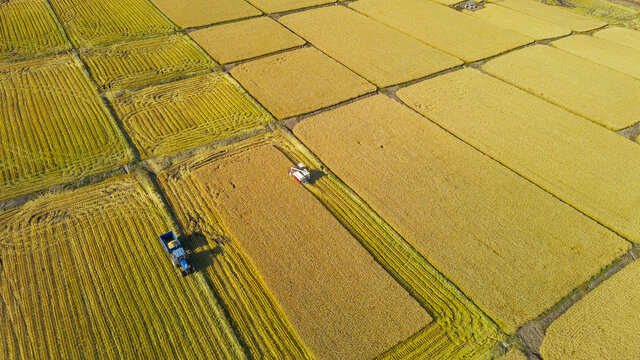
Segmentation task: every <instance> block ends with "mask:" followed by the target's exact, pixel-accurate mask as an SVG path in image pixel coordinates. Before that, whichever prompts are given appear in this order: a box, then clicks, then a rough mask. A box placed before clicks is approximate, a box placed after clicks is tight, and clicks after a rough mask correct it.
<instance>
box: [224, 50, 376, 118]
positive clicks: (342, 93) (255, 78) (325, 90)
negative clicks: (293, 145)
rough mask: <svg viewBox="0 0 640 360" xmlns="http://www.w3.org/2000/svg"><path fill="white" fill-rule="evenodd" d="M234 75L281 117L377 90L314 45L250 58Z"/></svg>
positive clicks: (265, 105) (235, 70)
mask: <svg viewBox="0 0 640 360" xmlns="http://www.w3.org/2000/svg"><path fill="white" fill-rule="evenodd" d="M231 75H232V76H233V77H234V78H235V79H236V80H238V82H239V83H240V84H241V85H242V86H244V88H245V89H247V91H248V92H249V93H250V94H251V95H253V96H254V97H255V98H256V100H258V101H259V102H260V103H261V104H262V105H264V107H266V108H267V109H268V110H269V111H270V112H271V113H272V114H273V115H274V116H275V117H276V118H278V119H285V118H288V117H291V116H295V115H301V114H305V113H308V112H312V111H314V110H318V109H321V108H324V107H327V106H331V105H335V104H337V103H340V102H343V101H346V100H349V99H353V98H355V97H358V96H360V95H364V94H366V93H369V92H373V91H375V90H376V87H375V86H374V85H372V84H371V83H369V82H368V81H366V80H365V79H363V78H361V77H360V76H358V75H357V74H355V73H354V72H352V71H351V70H349V69H347V68H346V67H344V66H343V65H341V64H340V63H338V62H337V61H335V60H333V59H331V58H330V57H328V56H327V55H325V54H323V53H322V52H320V51H318V50H316V49H314V48H304V49H298V50H292V51H287V52H285V53H282V54H276V55H271V56H268V57H265V58H261V59H258V60H254V61H250V62H248V63H244V64H241V65H238V66H236V67H234V68H233V69H231Z"/></svg>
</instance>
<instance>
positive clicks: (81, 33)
mask: <svg viewBox="0 0 640 360" xmlns="http://www.w3.org/2000/svg"><path fill="white" fill-rule="evenodd" d="M50 3H51V6H52V7H53V10H54V11H55V12H56V14H57V15H58V19H59V20H60V22H61V23H62V25H63V26H64V28H65V29H66V30H67V34H68V35H69V37H70V39H71V41H72V42H73V43H74V44H75V45H76V46H77V47H79V48H85V47H91V46H95V45H102V44H110V43H114V42H118V41H125V40H134V39H139V38H143V37H146V36H150V35H160V34H168V33H171V32H174V31H175V30H176V27H175V26H174V25H173V24H171V22H169V20H167V18H166V17H165V16H164V15H163V14H162V13H161V12H160V11H158V9H156V8H155V7H154V6H153V5H152V4H151V3H150V2H149V1H147V0H50Z"/></svg>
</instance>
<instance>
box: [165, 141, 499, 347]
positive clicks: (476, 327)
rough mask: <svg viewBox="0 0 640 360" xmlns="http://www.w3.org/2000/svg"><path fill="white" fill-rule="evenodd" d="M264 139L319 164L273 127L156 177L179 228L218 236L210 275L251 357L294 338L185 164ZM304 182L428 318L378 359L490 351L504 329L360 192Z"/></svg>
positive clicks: (327, 179) (333, 182)
mask: <svg viewBox="0 0 640 360" xmlns="http://www.w3.org/2000/svg"><path fill="white" fill-rule="evenodd" d="M264 144H271V145H273V146H275V147H276V148H278V149H280V151H282V152H283V153H284V154H285V156H287V157H288V158H289V159H290V160H291V161H292V163H298V162H302V163H304V164H306V165H309V166H310V168H311V169H320V168H321V166H322V164H321V163H320V162H319V160H318V159H317V158H315V157H314V156H313V154H311V153H310V152H309V151H308V150H306V148H305V147H304V146H303V145H302V144H300V143H299V142H298V141H297V140H296V139H295V138H294V137H292V136H290V135H288V133H286V131H285V130H281V131H276V132H271V133H267V134H265V135H263V136H259V137H254V138H251V139H249V140H246V141H243V142H240V143H236V144H234V145H232V146H229V147H227V148H225V149H223V150H219V151H217V152H214V153H210V154H209V155H203V156H201V157H200V158H193V159H191V160H188V161H186V162H184V163H182V164H179V165H177V166H176V167H174V168H172V169H169V170H167V171H166V172H164V173H161V174H160V176H159V177H160V181H161V185H162V186H163V188H164V189H165V190H166V192H167V194H168V198H169V201H170V202H171V203H172V204H173V205H174V206H175V208H176V211H177V215H178V218H179V221H180V222H181V223H182V224H183V226H184V228H185V230H186V231H187V232H188V233H202V234H204V235H205V236H206V238H207V239H220V240H221V241H224V242H225V245H224V255H223V256H218V257H216V258H215V259H212V262H213V263H214V265H213V266H212V267H211V268H212V274H211V278H212V279H213V280H214V287H216V289H220V292H221V294H222V295H221V296H222V298H223V301H224V303H225V305H226V306H227V307H228V308H229V309H230V313H231V316H232V318H233V320H234V322H236V323H238V324H239V329H240V331H239V332H240V334H241V336H242V337H243V338H244V339H245V342H246V343H247V344H248V345H249V347H250V350H251V352H252V355H254V356H256V357H258V358H260V357H263V356H267V357H269V356H273V355H274V354H290V352H291V351H292V349H293V350H295V351H300V350H301V349H300V346H301V344H300V343H299V342H298V339H297V338H296V337H295V334H293V333H292V331H291V330H290V328H289V327H288V326H285V325H287V324H283V325H279V326H275V325H274V324H275V323H277V322H279V321H280V319H281V314H280V312H279V310H278V308H277V306H276V304H275V303H274V302H273V300H271V297H270V296H269V295H268V293H267V289H266V288H265V286H264V285H263V284H262V283H261V282H260V280H259V278H258V275H257V274H256V273H255V269H254V267H253V266H252V265H251V264H250V263H249V262H248V259H247V258H246V257H245V256H244V255H243V254H242V252H241V250H240V249H239V248H238V247H237V245H236V244H235V241H233V240H232V239H231V238H230V235H229V233H228V231H227V230H226V229H225V226H224V224H222V222H221V221H220V218H219V215H217V210H216V209H214V208H212V206H211V204H210V202H209V201H207V200H206V198H204V197H203V196H202V194H203V193H205V192H206V190H205V189H203V188H202V185H201V184H200V183H199V182H198V180H197V179H196V178H195V177H194V175H193V170H195V169H198V168H199V167H202V166H204V165H206V164H209V163H211V162H213V161H216V160H218V159H220V158H223V157H225V156H231V155H233V154H237V153H241V152H243V151H246V150H247V149H252V148H255V147H257V146H262V145H264ZM292 181H293V180H292ZM307 189H309V190H310V191H311V192H312V193H313V194H314V195H315V196H316V198H318V199H319V200H320V201H321V202H322V203H323V204H324V205H325V206H326V207H327V209H329V210H330V211H331V212H332V213H333V214H334V216H336V218H337V219H338V220H339V221H340V222H341V223H342V225H343V226H345V227H346V228H347V229H348V230H349V231H350V232H351V233H352V234H353V235H354V236H355V237H356V238H357V239H358V240H359V241H360V243H361V244H362V245H363V246H364V247H365V248H366V249H367V250H368V251H369V252H370V253H371V255H372V256H373V257H374V258H375V259H376V260H377V261H378V262H379V263H380V264H381V265H382V266H383V267H384V268H385V269H386V270H387V271H388V272H389V273H390V274H391V275H392V276H393V277H394V278H395V280H396V281H398V282H399V283H400V284H401V285H402V286H403V287H404V288H405V289H406V290H407V291H408V292H409V293H410V294H411V295H412V296H413V297H414V298H415V299H416V300H417V301H418V302H419V303H420V305H422V307H424V308H425V309H426V310H427V311H428V312H429V314H430V315H431V316H432V317H433V319H434V320H433V321H432V322H431V323H430V324H429V325H428V326H427V327H426V328H424V329H423V330H421V331H419V332H418V333H416V334H415V335H413V336H412V337H410V338H409V339H408V340H406V341H403V342H401V343H399V344H398V345H396V346H394V347H392V348H391V349H389V350H388V351H386V352H385V353H383V354H382V355H381V356H380V358H381V359H397V358H416V359H420V358H429V359H459V358H470V357H475V358H483V357H489V356H491V354H492V353H493V352H494V351H495V349H496V341H498V340H501V339H503V336H504V335H502V333H501V332H500V331H499V330H498V328H497V326H496V325H495V324H494V323H492V322H491V321H490V320H489V319H488V318H487V317H486V316H485V315H484V314H483V313H482V312H481V311H480V310H479V309H478V308H477V307H476V306H475V305H474V304H473V303H472V302H471V301H469V300H468V299H467V298H466V297H465V296H464V295H463V294H462V293H461V292H460V291H459V290H458V289H457V288H456V287H455V286H454V285H453V284H451V283H450V282H449V281H448V280H447V279H446V278H444V276H442V275H441V274H440V273H439V272H438V271H437V270H435V269H434V268H433V267H432V266H431V265H430V264H429V263H428V262H427V261H426V260H425V259H424V258H423V257H422V256H421V255H420V254H419V253H418V252H417V251H416V250H415V249H414V248H413V247H411V245H409V244H408V243H407V242H406V241H405V240H404V239H402V237H401V236H400V235H399V234H397V233H396V232H395V231H394V230H393V229H392V228H391V227H390V226H389V225H387V224H386V223H385V222H384V220H382V219H381V218H380V217H379V216H377V214H375V213H374V212H373V210H371V209H370V208H369V206H368V205H367V204H366V203H365V202H364V201H363V200H362V199H360V198H359V197H358V196H357V195H356V194H355V193H353V192H352V191H351V190H350V189H349V188H348V187H347V186H346V185H345V184H343V183H342V182H341V181H340V180H339V179H338V178H336V177H335V176H334V175H333V174H332V173H327V174H326V176H322V177H320V178H319V179H317V180H316V181H315V182H314V183H313V184H312V185H308V186H307ZM222 290H224V291H222ZM258 299H260V300H259V301H258ZM258 305H260V306H258ZM265 319H269V320H268V321H264V320H265ZM285 330H286V331H285ZM292 346H293V348H292Z"/></svg>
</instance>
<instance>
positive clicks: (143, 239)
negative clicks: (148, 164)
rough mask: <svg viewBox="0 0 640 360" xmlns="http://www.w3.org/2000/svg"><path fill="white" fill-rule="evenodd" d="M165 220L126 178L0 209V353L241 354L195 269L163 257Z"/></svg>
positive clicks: (151, 197)
mask: <svg viewBox="0 0 640 360" xmlns="http://www.w3.org/2000/svg"><path fill="white" fill-rule="evenodd" d="M170 228H173V224H171V221H170V220H169V218H168V216H167V214H166V212H165V210H164V209H163V208H162V205H161V202H160V200H159V199H158V198H157V195H156V194H155V193H153V192H152V190H151V188H150V185H149V184H148V183H147V180H145V179H144V178H142V177H134V176H123V177H118V178H114V179H111V180H108V181H106V182H103V183H100V184H98V185H95V186H91V187H87V188H83V189H81V190H77V191H73V192H66V193H61V194H53V195H51V194H49V195H46V196H44V197H42V198H39V199H37V200H34V201H31V202H29V203H27V204H25V205H24V206H23V207H21V208H18V209H16V210H12V211H8V212H4V213H1V214H0V236H1V237H0V238H1V240H0V256H1V257H2V272H0V277H1V278H2V280H1V281H0V303H1V306H0V309H2V310H0V318H2V320H3V324H4V326H5V329H7V328H8V329H9V331H10V333H11V334H12V336H9V337H3V340H2V341H0V357H2V358H4V359H51V358H76V359H83V358H100V359H122V358H175V357H183V356H185V357H192V358H198V357H206V358H216V359H242V358H244V354H243V352H242V349H241V348H240V346H239V344H238V342H237V340H236V338H235V337H234V335H233V332H232V331H231V328H230V325H229V323H228V322H227V320H226V319H225V317H224V316H223V314H222V312H221V310H220V309H219V308H218V304H217V303H216V300H215V298H214V297H213V295H212V293H211V289H210V288H207V287H206V286H205V287H203V286H202V275H201V274H198V273H196V274H194V275H193V276H189V277H187V278H182V277H181V276H180V275H179V274H178V273H177V271H176V270H175V269H174V267H173V266H172V264H171V262H170V261H169V259H168V257H167V254H166V253H165V252H164V249H163V248H162V246H161V245H160V243H159V241H158V239H157V236H158V232H159V231H165V230H167V229H170ZM10 274H11V276H9V275H10ZM177 334H180V336H178V335H177Z"/></svg>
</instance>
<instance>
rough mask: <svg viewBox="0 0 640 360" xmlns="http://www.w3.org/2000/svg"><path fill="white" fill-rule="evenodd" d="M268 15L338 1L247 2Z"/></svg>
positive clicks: (255, 0)
mask: <svg viewBox="0 0 640 360" xmlns="http://www.w3.org/2000/svg"><path fill="white" fill-rule="evenodd" d="M247 1H249V2H250V3H252V4H253V6H255V7H257V8H258V9H260V10H262V11H264V12H265V13H267V14H271V13H276V12H282V11H289V10H295V9H301V8H305V7H309V6H315V5H322V4H328V3H332V2H336V0H247Z"/></svg>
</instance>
